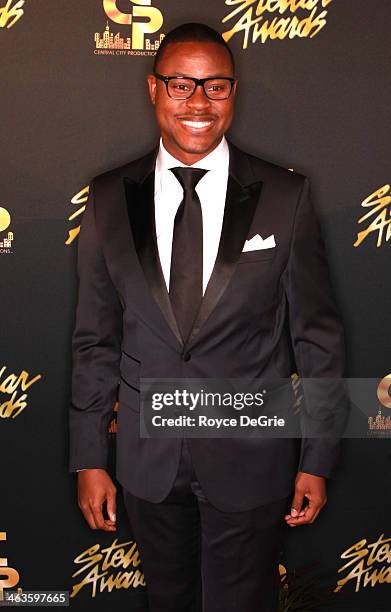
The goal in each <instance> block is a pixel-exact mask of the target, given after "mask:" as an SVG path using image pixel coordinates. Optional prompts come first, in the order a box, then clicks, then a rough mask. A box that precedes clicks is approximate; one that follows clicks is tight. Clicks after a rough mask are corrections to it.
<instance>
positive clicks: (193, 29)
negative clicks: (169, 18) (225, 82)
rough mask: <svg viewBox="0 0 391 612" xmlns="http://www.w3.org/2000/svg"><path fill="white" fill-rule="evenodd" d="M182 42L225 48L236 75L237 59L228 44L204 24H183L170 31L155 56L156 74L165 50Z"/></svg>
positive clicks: (154, 66)
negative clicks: (216, 45) (209, 44)
mask: <svg viewBox="0 0 391 612" xmlns="http://www.w3.org/2000/svg"><path fill="white" fill-rule="evenodd" d="M181 42H209V43H210V42H211V43H216V44H218V45H221V46H222V47H224V48H225V49H226V50H227V51H228V53H229V56H230V58H231V63H232V70H233V72H234V73H235V59H234V56H233V53H232V51H231V49H230V48H229V46H228V45H227V43H226V42H225V40H224V38H223V37H222V35H221V34H220V33H219V32H217V30H214V29H213V28H211V27H209V26H207V25H206V24H204V23H195V22H194V23H193V22H191V23H183V24H182V25H180V26H177V27H176V28H174V29H173V30H170V32H168V33H167V34H166V35H165V37H164V38H163V40H162V42H161V43H160V46H159V49H158V50H157V53H156V55H155V61H154V64H153V70H154V72H156V71H157V65H158V63H159V62H160V60H161V59H162V57H163V54H164V50H165V49H166V47H167V46H168V45H169V44H170V43H181Z"/></svg>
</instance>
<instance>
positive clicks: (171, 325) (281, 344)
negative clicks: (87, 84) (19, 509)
mask: <svg viewBox="0 0 391 612" xmlns="http://www.w3.org/2000/svg"><path fill="white" fill-rule="evenodd" d="M234 74H235V73H234V60H233V57H232V53H231V51H230V49H229V47H228V46H227V45H226V43H225V42H224V40H223V39H222V37H221V36H220V35H219V34H218V33H217V32H215V31H214V30H212V29H210V28H209V27H207V26H204V25H202V24H185V25H183V26H180V27H179V28H176V29H175V30H172V31H171V32H170V33H169V34H167V36H166V37H165V38H164V40H163V43H162V45H161V47H160V49H159V52H158V54H157V56H156V60H155V65H154V71H153V74H150V75H149V76H148V86H149V93H150V97H151V101H152V103H153V104H154V107H155V112H156V119H157V123H158V126H159V128H160V133H161V139H160V143H159V145H158V146H157V147H156V148H155V149H154V150H153V151H151V152H150V153H148V154H147V155H145V156H144V157H142V158H140V159H137V160H135V161H132V162H130V163H127V164H126V165H124V166H122V167H120V168H116V169H114V170H111V171H109V172H106V173H104V174H102V175H100V176H97V177H96V178H95V179H94V180H93V181H92V184H91V189H90V196H89V201H88V205H87V208H86V211H85V213H84V216H83V219H82V223H81V232H80V237H79V247H78V273H79V280H80V282H79V296H78V306H77V313H76V325H75V329H74V334H73V379H72V405H71V411H70V438H71V452H70V470H71V471H80V473H79V474H78V493H79V505H80V507H81V509H82V511H83V513H84V515H85V518H86V520H87V521H88V523H89V525H90V526H91V528H92V529H104V530H106V531H114V530H115V520H116V519H115V494H116V489H115V486H114V484H113V482H112V480H111V478H110V476H109V475H108V473H107V471H106V468H107V444H108V441H107V438H108V436H107V430H108V424H109V422H110V419H111V417H112V409H113V405H114V402H115V400H116V398H117V394H118V401H119V412H118V431H117V466H116V476H117V478H118V481H119V482H120V484H121V485H122V487H123V494H124V500H125V505H126V508H127V512H128V514H129V518H130V521H131V526H132V529H133V532H134V535H135V539H136V541H137V543H138V546H139V550H140V553H141V558H142V563H143V569H144V572H145V576H146V580H147V586H148V598H149V605H150V610H151V612H154V611H163V610H164V611H167V612H177V611H178V612H179V611H185V610H186V611H190V610H201V609H202V610H204V612H218V611H220V610H221V611H223V610H224V612H227V611H228V610H232V611H238V612H239V611H240V612H255V611H257V612H261V611H263V612H271V611H275V610H276V602H277V589H278V581H279V580H278V557H279V550H280V544H281V537H282V533H283V527H284V526H285V525H290V526H296V525H303V524H308V523H312V522H313V521H314V520H315V518H316V516H317V515H318V513H319V511H320V509H321V508H322V506H323V505H324V504H325V502H326V478H329V477H330V476H331V475H332V474H333V473H334V471H335V468H336V465H337V458H338V452H339V442H338V440H337V439H333V438H318V439H317V438H303V439H302V440H301V441H300V440H297V439H293V438H291V439H290V438H285V439H283V438H273V439H271V438H269V439H265V438H254V437H252V438H245V437H242V438H236V439H235V438H221V439H217V438H216V439H210V438H209V439H198V438H188V439H184V438H183V437H178V438H170V439H158V438H143V437H140V433H139V427H140V422H139V420H140V378H163V379H165V378H178V379H180V378H209V377H210V378H235V379H238V378H247V379H255V378H258V377H268V376H270V377H272V378H276V377H281V378H286V379H289V377H290V375H291V374H292V373H293V372H294V371H297V372H298V373H299V374H300V376H301V377H303V378H322V379H327V378H334V377H337V378H338V377H342V376H343V370H344V342H343V329H342V326H341V323H340V320H339V318H338V314H337V311H336V307H335V303H334V299H333V295H332V289H331V285H330V279H329V273H328V268H327V262H326V257H325V249H324V245H323V240H322V236H321V232H320V227H319V222H318V220H317V217H316V215H315V212H314V209H313V207H312V205H311V202H310V199H309V185H308V180H307V179H306V177H304V176H303V175H301V174H299V173H295V172H290V171H288V170H287V169H285V168H282V167H279V166H276V165H274V164H271V163H269V162H266V161H264V160H261V159H259V158H257V157H254V156H252V155H249V154H247V153H245V152H243V151H241V150H240V149H238V148H237V147H236V146H234V145H233V144H232V143H231V142H230V141H228V140H226V138H225V136H224V134H225V132H226V131H227V129H228V127H229V125H230V123H231V121H232V117H233V110H234V98H235V93H236V88H237V81H236V79H235V75H234ZM332 408H333V407H331V409H332ZM304 502H307V503H306V504H305V503H304ZM104 506H106V510H107V514H108V517H109V518H104V516H103V507H104ZM284 518H285V522H284ZM201 578H202V579H201ZM201 587H202V588H201Z"/></svg>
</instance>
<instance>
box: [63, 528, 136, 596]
mask: <svg viewBox="0 0 391 612" xmlns="http://www.w3.org/2000/svg"><path fill="white" fill-rule="evenodd" d="M74 562H75V564H76V565H79V566H80V567H79V569H77V570H76V571H75V572H74V573H73V574H72V578H76V577H78V579H79V580H80V582H77V583H76V584H74V585H73V588H72V591H71V593H70V597H71V598H72V597H76V595H77V594H78V593H79V592H80V591H81V590H82V589H86V588H88V587H90V588H91V597H95V596H96V593H97V592H98V593H103V592H104V591H108V592H109V593H111V591H112V590H113V589H130V588H133V589H137V588H138V587H145V585H146V582H145V578H144V574H143V573H142V571H141V566H140V564H141V560H140V555H139V552H138V549H137V545H136V542H134V541H133V540H129V541H128V542H122V543H121V542H118V540H117V538H115V540H114V541H113V543H112V544H111V545H110V546H108V547H107V548H102V549H101V547H100V544H95V545H94V546H91V547H90V548H87V549H86V550H84V551H83V552H82V553H80V555H78V556H77V557H76V559H74Z"/></svg>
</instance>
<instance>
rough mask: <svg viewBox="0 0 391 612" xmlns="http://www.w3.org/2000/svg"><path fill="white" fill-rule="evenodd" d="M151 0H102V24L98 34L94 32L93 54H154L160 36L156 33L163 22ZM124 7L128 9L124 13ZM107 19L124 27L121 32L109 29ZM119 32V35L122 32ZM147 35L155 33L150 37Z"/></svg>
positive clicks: (158, 44) (159, 12) (160, 39)
mask: <svg viewBox="0 0 391 612" xmlns="http://www.w3.org/2000/svg"><path fill="white" fill-rule="evenodd" d="M151 3H152V0H122V2H121V1H120V0H103V10H104V11H105V13H106V16H107V18H108V19H107V20H106V27H105V29H104V31H103V33H102V34H101V33H100V32H95V34H94V42H95V49H94V54H95V55H156V51H157V50H158V48H159V46H160V43H161V42H162V40H163V38H164V34H163V32H161V33H160V34H158V32H159V30H160V29H161V27H162V25H163V15H162V13H161V11H160V10H159V9H158V8H156V7H155V6H151ZM125 7H128V8H129V9H130V11H128V12H124V9H125ZM109 20H110V21H112V22H114V23H115V24H120V25H121V26H126V30H125V31H123V32H119V31H117V32H116V33H114V32H112V31H111V30H110V25H109ZM122 34H123V35H122ZM149 34H155V35H156V36H155V37H154V38H150V37H149V36H148V35H149Z"/></svg>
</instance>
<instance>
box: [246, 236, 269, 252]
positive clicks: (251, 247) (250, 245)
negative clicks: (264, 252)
mask: <svg viewBox="0 0 391 612" xmlns="http://www.w3.org/2000/svg"><path fill="white" fill-rule="evenodd" d="M275 246H276V241H275V239H274V234H270V236H268V237H267V238H265V239H263V238H262V236H260V235H259V234H255V236H253V237H252V238H251V239H250V240H246V242H245V243H244V247H243V251H242V252H243V253H245V252H246V251H259V250H260V249H271V248H272V247H275Z"/></svg>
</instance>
